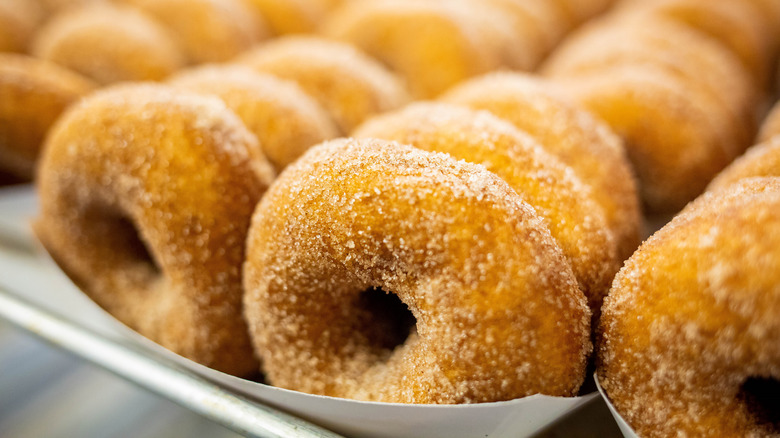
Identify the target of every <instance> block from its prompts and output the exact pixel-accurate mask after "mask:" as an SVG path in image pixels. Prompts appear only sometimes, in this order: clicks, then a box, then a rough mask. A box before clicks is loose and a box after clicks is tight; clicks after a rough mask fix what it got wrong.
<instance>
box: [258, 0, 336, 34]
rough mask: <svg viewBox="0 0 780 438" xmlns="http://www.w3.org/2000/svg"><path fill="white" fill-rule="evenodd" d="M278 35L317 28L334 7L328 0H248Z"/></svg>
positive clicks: (304, 31) (306, 31)
mask: <svg viewBox="0 0 780 438" xmlns="http://www.w3.org/2000/svg"><path fill="white" fill-rule="evenodd" d="M247 2H248V3H249V4H250V5H252V7H253V8H254V9H255V10H256V11H257V12H258V13H259V14H260V15H261V16H262V17H263V18H265V21H266V23H268V27H269V29H270V31H271V32H272V33H274V34H276V35H285V34H291V33H310V32H314V31H315V30H317V28H318V27H319V26H320V23H322V22H323V21H324V20H325V17H326V14H327V13H328V12H329V11H330V9H331V8H332V7H333V6H332V5H331V4H330V3H331V2H329V1H328V0H247Z"/></svg>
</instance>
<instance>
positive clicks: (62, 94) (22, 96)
mask: <svg viewBox="0 0 780 438" xmlns="http://www.w3.org/2000/svg"><path fill="white" fill-rule="evenodd" d="M237 64H240V65H242V66H244V69H245V70H246V71H244V72H243V73H242V72H240V71H239V70H240V68H239V67H238V66H225V67H220V66H202V67H197V68H194V69H189V70H182V71H181V72H180V73H179V74H178V75H175V76H173V77H172V78H171V79H170V81H169V82H170V83H178V84H181V85H182V86H189V87H191V88H197V86H195V85H193V84H194V83H200V84H201V85H200V88H202V90H201V91H205V92H212V93H216V94H220V95H221V96H222V97H223V98H225V99H226V100H227V101H229V103H230V105H231V107H232V108H233V109H234V110H236V111H237V112H238V113H239V115H241V116H243V117H244V119H245V121H246V123H247V124H248V125H249V126H250V127H252V130H253V132H254V133H255V134H256V135H257V136H258V137H259V140H260V141H261V143H262V145H263V148H264V151H265V153H266V154H267V155H268V157H269V159H271V161H272V162H273V164H274V166H275V167H276V168H277V170H281V169H282V168H283V167H284V166H285V165H286V164H288V163H289V162H291V161H292V160H293V159H295V158H296V157H297V156H298V155H300V153H302V152H303V150H305V148H307V147H309V146H311V145H313V144H315V143H318V142H319V141H322V140H324V139H326V138H333V137H335V136H337V135H339V134H343V133H346V132H349V131H350V130H351V129H352V128H353V127H354V126H356V125H357V124H359V123H360V122H361V121H362V120H364V119H365V118H367V117H370V116H371V115H373V114H377V113H380V112H383V111H387V110H389V109H392V108H397V107H399V106H400V105H402V104H404V103H406V102H407V101H408V100H409V96H408V94H407V92H406V90H405V88H404V87H403V83H402V82H401V81H400V80H399V79H398V78H397V77H396V76H394V75H393V74H392V73H390V72H389V71H387V70H386V69H385V68H384V67H382V66H381V65H380V64H379V63H378V62H376V61H374V60H373V59H371V58H369V57H368V56H366V55H365V54H363V53H361V52H359V51H357V50H356V49H354V48H353V47H351V46H349V45H347V44H344V43H339V42H335V41H328V40H324V39H319V38H315V37H284V38H279V39H276V40H274V41H273V42H270V43H268V44H265V45H263V46H260V47H258V48H257V49H254V50H252V51H250V52H248V53H246V54H245V55H244V56H243V57H242V58H240V59H239V60H238V62H237ZM222 71H227V73H226V74H227V76H226V77H224V78H223V77H220V75H221V72H222ZM271 75H273V77H271ZM258 76H263V77H258ZM207 83H208V85H207ZM96 88H98V86H97V85H96V84H94V83H92V82H91V81H89V80H88V79H86V78H83V77H81V76H79V75H78V74H77V73H74V72H71V71H69V70H67V69H65V68H62V67H59V66H57V65H56V64H52V63H49V62H47V61H44V60H39V59H36V58H31V57H27V56H24V55H16V54H0V96H2V99H0V157H2V158H3V160H0V170H4V171H6V172H10V173H13V174H15V175H17V176H18V177H20V178H25V179H29V178H31V176H32V175H33V170H34V167H35V161H36V159H37V157H38V154H39V150H40V147H41V143H42V142H43V139H44V137H45V135H46V133H47V132H48V129H49V127H50V126H51V124H52V123H53V122H54V121H55V120H56V118H57V117H58V116H59V115H60V113H61V112H62V111H63V110H64V109H65V108H66V107H67V106H68V105H70V104H71V103H73V102H74V101H76V100H78V99H79V98H81V97H83V96H85V95H87V94H88V93H90V92H92V91H93V90H95V89H96Z"/></svg>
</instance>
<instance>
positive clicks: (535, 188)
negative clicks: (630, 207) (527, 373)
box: [353, 103, 620, 316]
mask: <svg viewBox="0 0 780 438" xmlns="http://www.w3.org/2000/svg"><path fill="white" fill-rule="evenodd" d="M353 136H354V137H358V138H361V137H373V138H380V139H384V140H393V141H397V142H399V143H401V144H408V145H411V146H414V147H417V148H419V149H422V150H426V151H430V152H443V153H446V154H449V155H451V156H452V157H453V158H455V159H458V160H465V161H467V162H469V163H475V164H481V165H483V166H484V167H485V168H486V169H487V170H489V171H491V172H493V173H495V174H496V175H498V176H499V177H501V178H502V179H503V180H504V181H506V182H507V183H508V184H509V186H510V187H512V188H513V189H514V190H515V191H516V192H517V193H518V194H519V195H520V197H521V198H523V200H524V201H525V202H527V203H528V204H530V205H531V206H532V207H533V208H534V209H535V210H536V212H537V213H538V214H539V216H541V217H542V218H543V219H544V221H545V223H546V224H547V226H548V227H549V229H550V233H551V234H552V236H553V237H554V238H555V240H556V241H557V242H558V244H559V246H560V247H561V250H562V251H563V254H564V256H566V258H567V260H568V261H569V263H570V264H571V267H572V270H573V271H574V275H575V277H576V278H577V281H578V283H579V285H580V288H581V289H582V291H583V292H584V293H585V296H586V297H587V298H588V304H589V305H590V309H591V312H593V314H594V316H596V315H597V314H598V312H599V309H600V308H601V302H602V300H603V298H604V296H605V295H606V293H607V290H608V289H609V285H610V283H611V282H612V278H613V277H614V276H615V273H617V271H618V269H619V268H620V261H619V260H618V257H617V249H616V247H615V240H614V237H613V235H612V232H611V231H610V230H609V229H607V226H606V219H605V218H604V211H603V210H602V208H601V206H600V205H599V204H598V203H596V201H595V200H594V198H593V196H592V195H591V190H590V188H589V187H588V186H586V185H584V184H583V183H582V182H581V181H580V180H579V178H577V177H576V176H575V175H574V172H573V171H572V170H571V169H570V168H569V167H568V166H566V165H565V164H563V163H561V162H560V161H559V160H558V159H557V158H555V156H553V155H551V154H549V153H547V152H546V151H544V149H543V148H542V146H540V145H539V144H538V143H537V142H536V141H534V140H533V138H531V137H530V136H528V135H527V134H524V133H523V132H521V131H519V130H518V129H517V128H515V127H514V126H513V125H512V124H510V123H509V122H505V121H503V120H501V119H499V118H498V117H496V116H494V115H492V114H490V113H488V112H487V111H475V110H470V109H467V108H461V107H457V106H454V105H448V104H442V103H417V104H413V105H411V106H408V107H406V108H404V109H403V110H400V111H396V112H392V113H387V114H383V115H381V116H377V117H375V118H373V119H371V120H369V121H368V122H366V123H365V124H363V125H362V126H361V127H359V128H358V129H357V130H356V131H355V132H354V133H353Z"/></svg>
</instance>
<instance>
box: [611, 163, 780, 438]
mask: <svg viewBox="0 0 780 438" xmlns="http://www.w3.org/2000/svg"><path fill="white" fill-rule="evenodd" d="M778 209H780V179H778V178H753V179H747V180H743V181H742V182H740V183H738V184H736V185H734V186H732V187H731V188H729V189H728V190H726V191H722V192H714V193H708V194H706V195H704V196H702V197H701V198H700V199H698V200H697V201H696V202H694V203H693V204H692V205H690V206H688V207H687V208H686V210H685V211H684V212H683V213H682V214H680V215H679V216H677V217H676V218H675V219H674V220H672V222H671V223H669V224H668V225H666V226H665V227H664V228H663V229H661V230H660V231H658V232H657V233H656V234H655V235H653V236H652V237H651V238H650V239H648V240H647V241H646V242H645V243H644V244H643V245H642V247H641V248H640V249H639V250H638V251H637V252H636V253H635V254H634V255H633V256H632V257H631V259H629V260H628V261H627V262H626V264H625V266H624V267H623V269H622V270H621V272H620V273H619V274H618V276H617V277H616V278H615V282H614V284H613V288H612V290H611V291H610V295H609V296H608V297H607V299H606V300H605V304H604V308H603V313H602V317H601V325H600V333H601V335H600V342H599V347H598V355H599V361H598V369H597V373H598V378H599V381H600V383H601V385H602V387H603V388H604V390H605V391H606V393H607V395H608V396H609V398H610V400H611V401H612V403H613V404H614V405H615V407H616V408H617V410H618V412H620V414H621V415H622V416H623V418H625V419H626V420H627V421H628V423H629V424H630V425H631V426H632V427H633V429H634V430H635V431H636V432H637V433H638V435H640V436H643V437H668V436H697V437H727V436H728V437H731V436H733V437H743V436H777V435H778V434H780V418H778V410H777V390H778V388H780V348H778V347H780V344H778V342H777V340H778V339H780V318H778V317H777V315H778V314H780V287H778V284H780V216H778V215H777V211H778Z"/></svg>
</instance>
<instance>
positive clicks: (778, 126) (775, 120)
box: [758, 102, 780, 143]
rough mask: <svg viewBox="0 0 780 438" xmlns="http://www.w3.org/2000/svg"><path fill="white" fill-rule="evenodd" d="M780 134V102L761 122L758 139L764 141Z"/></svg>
mask: <svg viewBox="0 0 780 438" xmlns="http://www.w3.org/2000/svg"><path fill="white" fill-rule="evenodd" d="M777 135H780V102H778V103H776V104H775V106H774V107H773V108H772V110H771V111H770V112H769V114H768V115H767V116H766V118H765V119H764V123H762V124H761V131H760V132H759V134H758V141H759V143H760V142H764V141H767V140H770V139H772V138H773V137H775V136H777Z"/></svg>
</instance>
